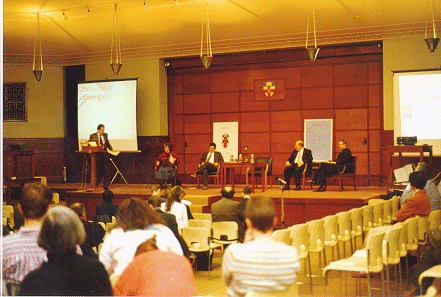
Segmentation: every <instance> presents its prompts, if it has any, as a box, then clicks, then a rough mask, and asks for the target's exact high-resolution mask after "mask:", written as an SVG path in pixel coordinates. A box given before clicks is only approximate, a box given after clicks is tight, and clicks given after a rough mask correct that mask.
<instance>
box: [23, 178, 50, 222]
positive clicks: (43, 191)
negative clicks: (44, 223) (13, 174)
mask: <svg viewBox="0 0 441 297" xmlns="http://www.w3.org/2000/svg"><path fill="white" fill-rule="evenodd" d="M51 201H52V190H51V189H49V188H48V187H46V186H45V185H43V184H41V183H30V184H25V185H24V186H23V189H22V191H21V197H20V206H21V209H22V211H23V216H24V217H25V218H29V219H39V218H41V217H42V216H44V214H45V213H46V211H47V210H48V207H49V205H50V203H51Z"/></svg>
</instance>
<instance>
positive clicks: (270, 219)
mask: <svg viewBox="0 0 441 297" xmlns="http://www.w3.org/2000/svg"><path fill="white" fill-rule="evenodd" d="M275 217H276V208H275V207H274V202H273V200H272V199H271V198H268V197H264V196H258V197H254V198H253V199H249V200H248V202H247V205H246V207H245V218H247V219H249V220H250V221H251V223H252V224H253V226H254V227H255V228H256V229H258V230H260V231H262V232H266V231H268V230H270V229H272V228H273V224H274V218H275Z"/></svg>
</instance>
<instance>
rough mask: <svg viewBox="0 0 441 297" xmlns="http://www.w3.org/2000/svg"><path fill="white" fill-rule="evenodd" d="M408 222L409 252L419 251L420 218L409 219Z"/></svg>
mask: <svg viewBox="0 0 441 297" xmlns="http://www.w3.org/2000/svg"><path fill="white" fill-rule="evenodd" d="M406 222H407V250H408V251H414V252H416V251H417V250H418V217H413V218H408V219H407V220H406Z"/></svg>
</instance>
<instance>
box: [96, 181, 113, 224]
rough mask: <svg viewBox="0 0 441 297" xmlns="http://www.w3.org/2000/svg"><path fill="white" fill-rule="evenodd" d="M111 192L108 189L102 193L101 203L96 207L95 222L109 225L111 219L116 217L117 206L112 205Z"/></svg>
mask: <svg viewBox="0 0 441 297" xmlns="http://www.w3.org/2000/svg"><path fill="white" fill-rule="evenodd" d="M112 200H113V192H112V191H111V190H109V189H105V190H104V192H103V202H101V203H100V204H98V205H97V206H96V221H97V222H104V223H110V222H112V217H116V212H117V211H118V206H117V205H115V204H112Z"/></svg>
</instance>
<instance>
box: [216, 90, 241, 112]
mask: <svg viewBox="0 0 441 297" xmlns="http://www.w3.org/2000/svg"><path fill="white" fill-rule="evenodd" d="M211 108H212V113H218V112H238V111H239V92H223V93H213V94H211Z"/></svg>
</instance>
